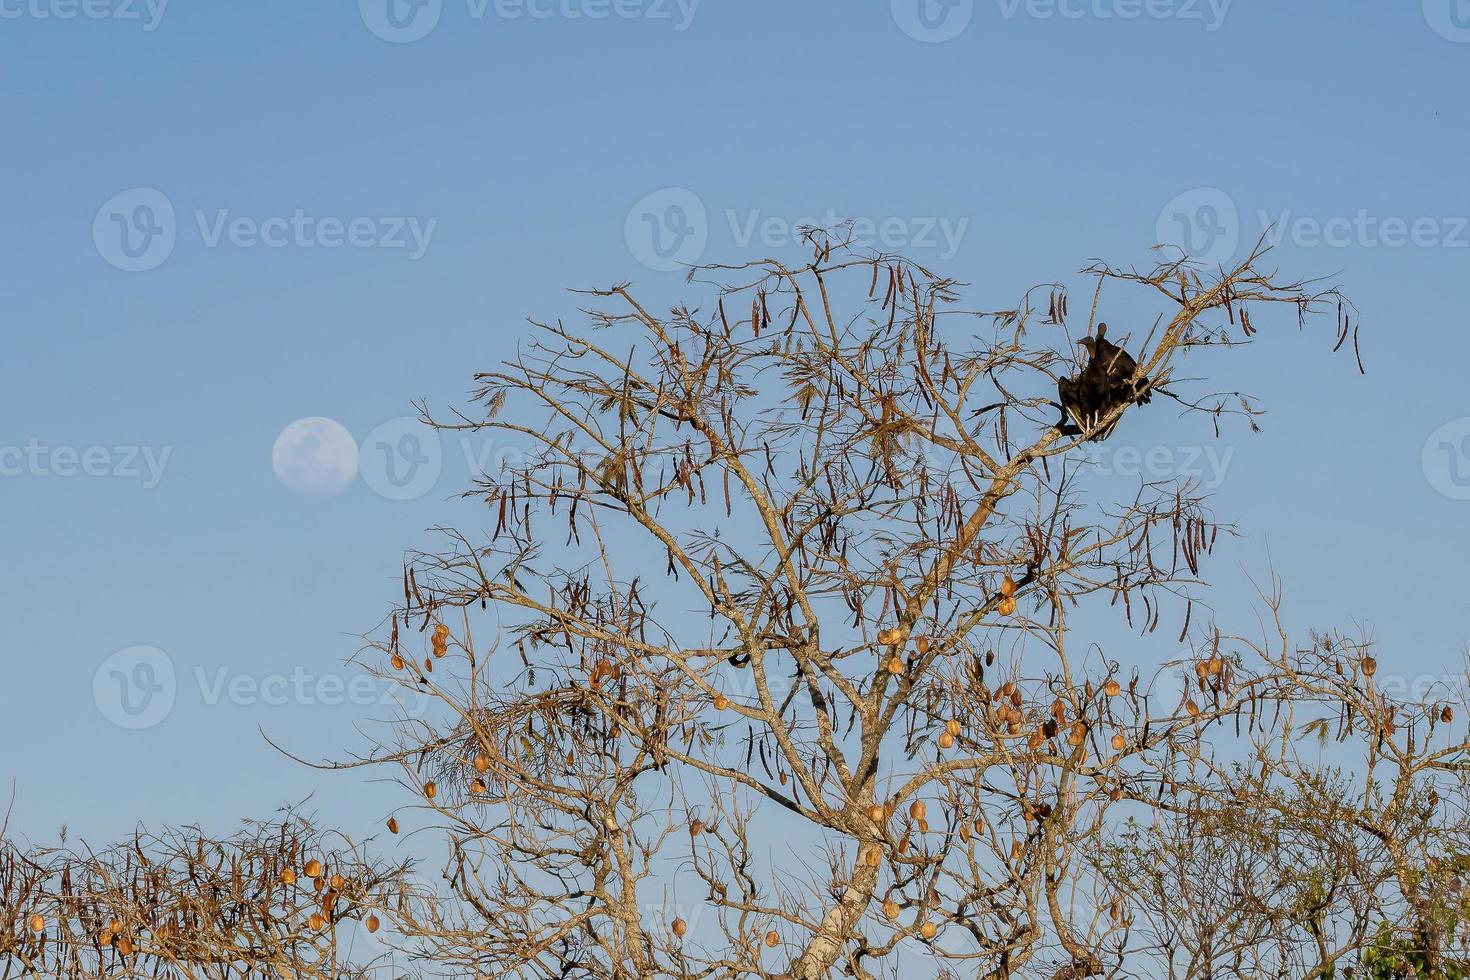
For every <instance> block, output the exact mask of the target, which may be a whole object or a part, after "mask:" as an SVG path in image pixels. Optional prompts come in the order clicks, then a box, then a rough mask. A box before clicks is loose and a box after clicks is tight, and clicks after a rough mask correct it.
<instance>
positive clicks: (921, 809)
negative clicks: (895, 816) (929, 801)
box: [909, 800, 929, 820]
mask: <svg viewBox="0 0 1470 980" xmlns="http://www.w3.org/2000/svg"><path fill="white" fill-rule="evenodd" d="M928 815H929V807H928V805H926V804H925V803H924V801H923V800H915V801H914V802H913V803H911V804H909V816H911V817H913V818H914V819H915V820H923V819H924V818H925V817H926V816H928Z"/></svg>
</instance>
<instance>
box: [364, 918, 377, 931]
mask: <svg viewBox="0 0 1470 980" xmlns="http://www.w3.org/2000/svg"><path fill="white" fill-rule="evenodd" d="M362 924H363V925H365V926H367V931H368V932H377V931H378V917H377V916H376V915H370V916H368V917H367V918H366V919H364V920H363V923H362Z"/></svg>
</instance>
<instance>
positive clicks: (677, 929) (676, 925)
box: [670, 919, 689, 939]
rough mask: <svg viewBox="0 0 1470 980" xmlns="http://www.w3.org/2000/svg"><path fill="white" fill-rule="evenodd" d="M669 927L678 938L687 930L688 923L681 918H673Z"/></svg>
mask: <svg viewBox="0 0 1470 980" xmlns="http://www.w3.org/2000/svg"><path fill="white" fill-rule="evenodd" d="M670 928H671V929H673V931H674V935H675V936H678V937H679V938H680V939H682V938H683V937H684V934H685V933H686V932H688V931H689V923H687V922H685V921H684V920H683V919H675V920H674V921H673V924H672V925H671V926H670Z"/></svg>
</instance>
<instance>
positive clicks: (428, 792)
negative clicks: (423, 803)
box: [424, 779, 439, 800]
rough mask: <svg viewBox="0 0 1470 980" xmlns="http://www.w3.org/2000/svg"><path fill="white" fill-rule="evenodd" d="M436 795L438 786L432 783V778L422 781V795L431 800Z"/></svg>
mask: <svg viewBox="0 0 1470 980" xmlns="http://www.w3.org/2000/svg"><path fill="white" fill-rule="evenodd" d="M438 795H439V787H438V786H435V785H434V781H433V780H432V779H431V780H429V781H428V782H427V783H424V796H426V797H428V798H429V799H431V800H432V799H433V798H434V797H436V796H438Z"/></svg>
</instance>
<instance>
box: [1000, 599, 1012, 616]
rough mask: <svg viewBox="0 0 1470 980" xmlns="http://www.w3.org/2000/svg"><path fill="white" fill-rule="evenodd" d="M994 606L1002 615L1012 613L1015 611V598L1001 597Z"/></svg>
mask: <svg viewBox="0 0 1470 980" xmlns="http://www.w3.org/2000/svg"><path fill="white" fill-rule="evenodd" d="M996 608H997V610H998V611H999V612H1000V614H1001V615H1002V616H1011V615H1014V614H1015V612H1016V600H1015V599H1011V598H1009V597H1008V598H1005V599H1002V600H1000V605H999V606H998V607H996Z"/></svg>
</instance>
